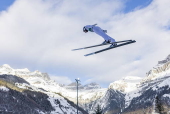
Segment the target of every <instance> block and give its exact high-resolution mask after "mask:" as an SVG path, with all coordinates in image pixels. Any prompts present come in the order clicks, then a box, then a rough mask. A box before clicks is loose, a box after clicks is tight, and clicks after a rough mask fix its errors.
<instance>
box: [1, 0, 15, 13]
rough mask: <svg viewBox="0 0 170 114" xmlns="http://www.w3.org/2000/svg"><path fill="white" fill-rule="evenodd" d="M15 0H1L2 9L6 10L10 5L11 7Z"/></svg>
mask: <svg viewBox="0 0 170 114" xmlns="http://www.w3.org/2000/svg"><path fill="white" fill-rule="evenodd" d="M14 1H15V0H0V11H2V10H6V9H7V8H8V7H10V6H11V5H12V4H13V3H14Z"/></svg>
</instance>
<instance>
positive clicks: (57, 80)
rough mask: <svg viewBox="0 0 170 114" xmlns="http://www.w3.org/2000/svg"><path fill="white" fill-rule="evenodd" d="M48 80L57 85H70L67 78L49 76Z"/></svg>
mask: <svg viewBox="0 0 170 114" xmlns="http://www.w3.org/2000/svg"><path fill="white" fill-rule="evenodd" d="M50 78H51V79H52V80H55V81H56V82H57V83H59V84H65V85H68V84H70V83H71V82H72V81H71V80H70V79H69V78H68V77H67V76H53V75H50Z"/></svg>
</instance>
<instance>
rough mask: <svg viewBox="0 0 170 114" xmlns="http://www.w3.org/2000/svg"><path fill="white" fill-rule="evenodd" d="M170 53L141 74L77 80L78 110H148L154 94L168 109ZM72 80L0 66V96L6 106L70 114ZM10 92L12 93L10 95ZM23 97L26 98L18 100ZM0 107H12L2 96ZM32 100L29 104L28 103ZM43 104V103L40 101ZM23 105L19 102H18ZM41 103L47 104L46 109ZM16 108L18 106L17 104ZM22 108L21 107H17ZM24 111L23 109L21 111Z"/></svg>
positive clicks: (137, 113)
mask: <svg viewBox="0 0 170 114" xmlns="http://www.w3.org/2000/svg"><path fill="white" fill-rule="evenodd" d="M169 82H170V55H169V56H168V57H166V58H165V59H164V60H162V61H159V62H158V64H157V65H156V66H155V67H154V68H153V69H151V70H150V71H149V72H148V73H147V75H146V77H145V78H143V79H142V78H140V77H134V76H126V77H124V78H122V79H120V80H118V81H115V82H113V83H111V84H110V85H109V87H108V88H101V87H100V86H99V85H98V84H97V83H95V82H93V83H90V84H87V85H81V84H80V83H79V106H80V107H81V108H79V110H80V113H81V114H86V113H89V114H92V113H93V111H94V109H95V108H96V107H97V105H100V106H101V107H102V108H103V111H104V113H105V114H144V113H146V114H152V113H154V112H155V108H156V101H155V99H156V97H159V98H160V99H161V103H162V104H163V108H164V112H167V114H168V113H169V112H168V111H170V83H169ZM76 86H77V85H76V83H71V84H69V85H67V86H61V85H60V84H58V83H56V82H55V81H54V80H51V79H50V76H49V75H48V74H47V73H41V72H39V71H34V72H30V71H29V70H28V69H26V68H25V69H13V68H11V67H10V66H9V65H3V66H1V67H0V99H6V98H9V99H10V100H11V99H13V101H12V102H11V105H10V106H14V102H16V101H17V104H16V107H20V106H21V104H24V105H25V106H26V107H22V108H25V109H26V111H29V112H32V113H33V114H34V113H35V114H36V113H42V114H43V113H49V114H53V113H58V114H74V113H75V112H76V105H75V104H76V100H77V99H76V98H77V91H76ZM11 93H13V94H12V95H11ZM20 98H23V99H26V101H27V102H25V101H23V100H20ZM0 103H2V104H3V105H0V111H12V109H13V107H10V106H8V109H5V108H4V106H6V105H7V104H8V103H7V102H6V101H5V100H2V102H0ZM32 103H33V104H32ZM42 104H44V105H42ZM22 106H23V105H22ZM45 107H49V108H48V109H47V108H45ZM19 109H20V108H19ZM17 111H22V110H17ZM23 113H24V112H23Z"/></svg>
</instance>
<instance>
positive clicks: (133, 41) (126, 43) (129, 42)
mask: <svg viewBox="0 0 170 114" xmlns="http://www.w3.org/2000/svg"><path fill="white" fill-rule="evenodd" d="M135 42H136V41H135V40H130V41H127V42H125V43H122V44H119V45H117V46H114V47H108V48H105V49H102V50H99V51H96V52H93V53H89V54H86V55H84V56H89V55H94V54H97V53H101V52H104V51H107V50H110V49H113V48H117V47H121V46H124V45H128V44H131V43H135Z"/></svg>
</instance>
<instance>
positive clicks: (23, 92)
mask: <svg viewBox="0 0 170 114" xmlns="http://www.w3.org/2000/svg"><path fill="white" fill-rule="evenodd" d="M0 88H1V89H0V99H1V100H0V101H1V102H0V112H2V113H11V112H13V113H18V112H21V113H23V114H56V113H57V114H75V113H76V111H77V108H76V105H75V104H74V103H73V102H72V101H70V100H68V99H67V98H65V97H63V96H62V94H61V93H65V92H64V91H66V90H65V89H64V88H62V87H60V86H59V84H58V83H56V82H55V81H53V80H51V79H50V77H49V76H48V74H46V73H41V72H39V71H34V72H30V71H29V70H28V69H12V68H11V67H10V66H9V65H3V66H1V67H0ZM11 92H12V94H11ZM20 98H22V99H20ZM3 99H6V100H3ZM23 99H26V100H23ZM11 100H12V101H11ZM16 102H17V103H16ZM15 103H16V104H15ZM14 104H15V105H14ZM21 105H22V106H21ZM5 106H8V107H5ZM16 107H18V109H17V110H16V109H15V108H16ZM79 113H81V114H87V112H86V111H84V110H83V109H82V108H79Z"/></svg>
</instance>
